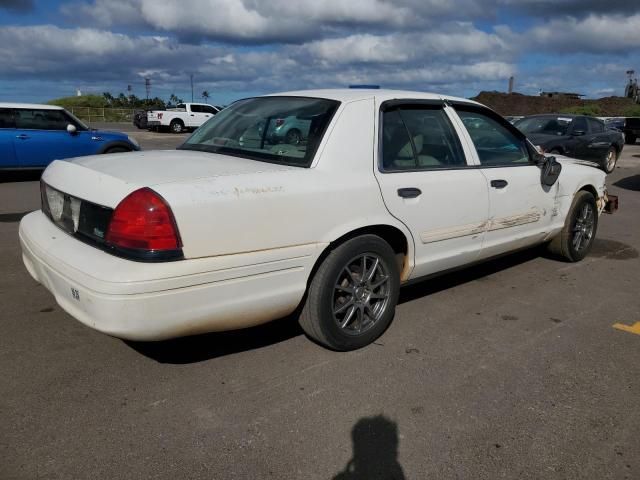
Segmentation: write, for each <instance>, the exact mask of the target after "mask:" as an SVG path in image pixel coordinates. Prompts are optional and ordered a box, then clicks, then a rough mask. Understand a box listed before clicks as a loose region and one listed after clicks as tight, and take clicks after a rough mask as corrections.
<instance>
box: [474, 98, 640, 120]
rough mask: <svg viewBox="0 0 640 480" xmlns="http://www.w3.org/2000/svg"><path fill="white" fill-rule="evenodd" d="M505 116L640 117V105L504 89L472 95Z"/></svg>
mask: <svg viewBox="0 0 640 480" xmlns="http://www.w3.org/2000/svg"><path fill="white" fill-rule="evenodd" d="M472 100H475V101H477V102H480V103H482V104H484V105H487V106H488V107H490V108H492V109H493V110H495V111H496V112H498V113H499V114H501V115H535V114H538V113H578V114H582V115H592V116H597V117H634V116H640V105H637V104H634V103H633V100H631V99H629V98H624V97H606V98H600V99H597V100H572V99H567V98H547V97H539V96H529V95H522V94H520V93H513V94H511V95H509V94H507V93H500V92H480V94H478V96H477V97H474V98H472Z"/></svg>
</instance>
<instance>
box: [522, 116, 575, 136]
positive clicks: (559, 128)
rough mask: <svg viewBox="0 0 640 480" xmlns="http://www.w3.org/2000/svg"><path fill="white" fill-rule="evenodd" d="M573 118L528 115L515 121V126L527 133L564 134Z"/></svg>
mask: <svg viewBox="0 0 640 480" xmlns="http://www.w3.org/2000/svg"><path fill="white" fill-rule="evenodd" d="M572 121H573V118H571V117H562V116H549V117H530V118H523V119H522V120H520V121H518V122H516V124H515V125H516V127H518V129H519V130H520V131H521V132H522V133H525V134H527V135H529V134H532V133H541V134H543V135H558V136H562V135H566V134H567V130H569V125H571V122H572Z"/></svg>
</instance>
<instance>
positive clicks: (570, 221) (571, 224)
mask: <svg viewBox="0 0 640 480" xmlns="http://www.w3.org/2000/svg"><path fill="white" fill-rule="evenodd" d="M597 230H598V207H597V205H596V199H595V198H594V196H593V195H592V194H591V193H589V192H585V191H580V192H578V193H577V194H576V196H575V198H574V199H573V203H572V204H571V210H570V211H569V215H568V216H567V220H566V222H565V225H564V228H563V229H562V231H561V232H560V233H559V234H558V236H557V237H556V238H554V239H553V240H552V241H551V243H550V244H549V250H550V251H551V252H552V253H554V254H555V255H558V256H561V257H564V258H565V259H566V260H568V261H570V262H579V261H580V260H582V259H583V258H584V257H586V256H587V254H588V253H589V251H590V250H591V247H592V246H593V241H594V239H595V236H596V231H597Z"/></svg>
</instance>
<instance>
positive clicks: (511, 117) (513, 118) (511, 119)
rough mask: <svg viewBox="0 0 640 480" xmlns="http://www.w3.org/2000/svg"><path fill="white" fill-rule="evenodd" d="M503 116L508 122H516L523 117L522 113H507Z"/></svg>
mask: <svg viewBox="0 0 640 480" xmlns="http://www.w3.org/2000/svg"><path fill="white" fill-rule="evenodd" d="M504 118H505V120H508V121H509V123H516V122H517V121H518V120H521V119H523V118H524V116H523V115H507V116H506V117H504Z"/></svg>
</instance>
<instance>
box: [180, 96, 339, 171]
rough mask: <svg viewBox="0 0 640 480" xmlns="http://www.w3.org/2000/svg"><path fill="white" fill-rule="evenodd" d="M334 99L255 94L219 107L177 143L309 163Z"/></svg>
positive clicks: (332, 110)
mask: <svg viewBox="0 0 640 480" xmlns="http://www.w3.org/2000/svg"><path fill="white" fill-rule="evenodd" d="M338 106H339V102H337V101H334V100H326V99H320V98H308V97H275V96H274V97H258V98H249V99H246V100H240V101H238V102H235V103H234V104H233V105H231V106H229V107H227V108H225V109H224V110H222V111H220V112H219V113H218V114H216V115H215V116H214V117H212V118H211V119H210V120H209V121H208V122H207V123H205V124H204V125H203V126H202V127H200V128H199V129H198V130H196V132H195V133H194V134H193V135H192V136H191V137H189V138H188V139H187V141H186V142H185V143H184V144H183V145H182V146H181V147H180V149H183V150H200V151H206V152H212V153H221V154H226V155H233V156H237V157H244V158H250V159H253V160H262V161H267V162H271V163H281V164H285V165H294V166H301V167H308V166H310V165H311V162H312V161H313V157H314V155H315V153H316V150H317V148H318V145H319V144H320V141H321V140H322V137H323V135H324V133H325V130H326V128H327V126H328V125H329V122H330V121H331V119H332V118H333V114H334V113H335V111H336V110H337V108H338Z"/></svg>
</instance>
